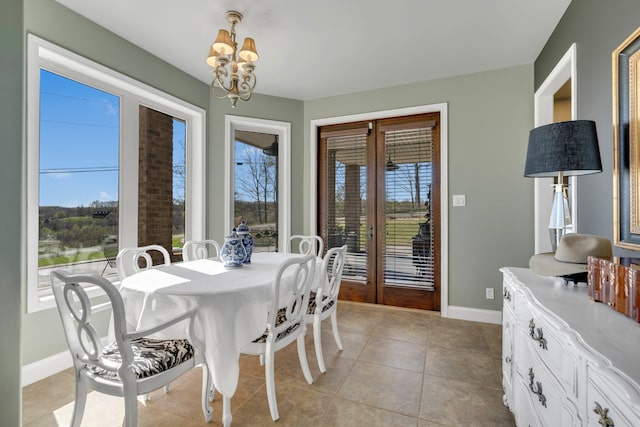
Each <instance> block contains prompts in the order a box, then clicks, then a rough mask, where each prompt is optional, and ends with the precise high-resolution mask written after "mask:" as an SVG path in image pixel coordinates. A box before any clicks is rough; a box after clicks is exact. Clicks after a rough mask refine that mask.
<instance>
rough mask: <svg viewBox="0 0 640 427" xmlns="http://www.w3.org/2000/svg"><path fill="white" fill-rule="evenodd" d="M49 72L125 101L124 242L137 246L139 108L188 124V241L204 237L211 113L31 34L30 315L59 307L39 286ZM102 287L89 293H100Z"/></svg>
mask: <svg viewBox="0 0 640 427" xmlns="http://www.w3.org/2000/svg"><path fill="white" fill-rule="evenodd" d="M41 68H44V69H46V70H48V71H51V72H53V73H56V74H59V75H62V76H64V77H67V78H69V79H72V80H75V81H77V82H79V83H83V84H86V85H89V86H92V87H95V88H97V89H100V90H103V91H106V92H109V93H111V94H113V95H115V96H118V97H120V141H119V154H118V155H119V172H118V180H119V188H118V203H119V220H118V221H119V222H118V224H119V230H118V233H119V242H120V245H121V247H125V246H137V239H138V222H137V220H136V221H132V220H131V218H137V217H138V188H137V182H138V139H139V138H138V123H139V118H138V110H139V106H140V105H145V106H147V107H150V108H153V109H155V110H158V111H161V112H163V113H166V114H169V115H172V116H173V117H177V118H180V119H181V120H184V121H185V123H186V134H187V137H186V141H185V144H186V157H185V162H186V168H187V173H186V189H185V199H186V200H185V206H186V215H185V239H202V238H204V235H205V194H206V179H205V178H206V177H205V174H206V167H205V162H206V156H205V150H206V126H205V125H206V110H204V109H202V108H200V107H197V106H195V105H193V104H190V103H188V102H186V101H183V100H181V99H179V98H176V97H174V96H172V95H169V94H167V93H165V92H163V91H160V90H158V89H155V88H153V87H151V86H148V85H146V84H144V83H142V82H139V81H137V80H135V79H132V78H130V77H127V76H125V75H123V74H121V73H118V72H116V71H114V70H111V69H109V68H107V67H105V66H102V65H100V64H98V63H96V62H93V61H91V60H89V59H87V58H84V57H82V56H80V55H77V54H75V53H73V52H71V51H68V50H66V49H64V48H62V47H60V46H57V45H55V44H53V43H50V42H48V41H46V40H44V39H42V38H39V37H37V36H35V35H33V34H28V35H27V94H26V95H27V116H26V117H27V119H26V129H27V153H26V197H25V201H26V207H25V209H26V225H27V227H26V245H25V246H26V253H27V257H26V260H27V261H26V269H27V270H26V278H27V312H28V313H32V312H36V311H40V310H45V309H50V308H53V307H55V301H54V299H53V294H52V292H51V288H38V276H39V272H38V213H39V207H40V204H39V195H40V192H39V171H40V166H39V165H40V69H41ZM97 294H98V293H97V289H96V290H95V291H94V290H89V295H90V296H94V295H97Z"/></svg>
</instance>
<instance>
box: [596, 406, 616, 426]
mask: <svg viewBox="0 0 640 427" xmlns="http://www.w3.org/2000/svg"><path fill="white" fill-rule="evenodd" d="M594 403H595V404H596V407H595V409H594V410H593V412H595V413H596V414H598V415H600V421H598V424H600V425H602V427H613V420H612V419H611V418H609V415H608V414H609V408H604V409H602V406H600V404H599V403H598V402H594Z"/></svg>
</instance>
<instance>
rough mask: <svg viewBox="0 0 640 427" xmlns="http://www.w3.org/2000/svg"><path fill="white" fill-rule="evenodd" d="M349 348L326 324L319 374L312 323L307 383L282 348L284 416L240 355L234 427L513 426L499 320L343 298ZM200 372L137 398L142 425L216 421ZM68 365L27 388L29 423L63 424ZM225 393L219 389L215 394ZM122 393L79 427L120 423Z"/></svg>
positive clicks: (255, 367)
mask: <svg viewBox="0 0 640 427" xmlns="http://www.w3.org/2000/svg"><path fill="white" fill-rule="evenodd" d="M338 319H339V325H340V326H339V327H340V334H341V337H342V341H343V344H344V350H343V351H338V349H337V347H336V345H335V342H334V341H333V335H332V334H331V327H330V322H329V321H328V320H327V321H325V322H323V341H322V342H323V345H324V354H325V362H326V364H327V369H328V370H327V373H326V374H321V373H320V372H319V370H318V366H317V363H316V358H315V352H314V350H313V334H312V333H311V327H309V333H308V334H307V341H306V342H307V356H308V359H309V365H310V367H311V373H312V375H313V377H314V383H313V384H312V385H308V384H307V383H306V382H305V380H304V377H303V375H302V372H301V370H300V364H299V362H298V356H297V352H296V346H295V345H291V346H289V348H287V349H285V350H281V351H280V352H278V353H277V354H276V392H277V398H278V408H279V410H280V420H279V421H278V423H277V424H273V421H271V417H270V415H269V409H268V404H267V395H266V389H265V384H264V368H263V367H262V366H260V364H259V362H258V358H257V357H255V356H242V359H241V365H240V381H239V385H238V390H237V391H236V394H235V395H234V397H233V399H232V401H231V406H232V414H233V425H234V426H272V425H274V426H275V425H277V426H279V427H284V426H313V427H317V426H332V427H333V426H367V427H369V426H385V427H386V426H394V427H395V426H398V427H400V426H412V427H435V426H491V427H497V426H514V425H515V424H514V421H513V416H512V415H511V413H510V412H509V410H508V409H507V408H506V407H505V406H504V405H503V404H502V387H501V373H500V354H501V327H500V326H499V325H492V324H485V323H475V322H467V321H461V320H452V319H444V318H441V317H440V316H439V313H431V312H424V311H419V310H406V309H397V308H393V307H384V306H376V305H368V304H358V303H347V302H343V301H341V302H340V304H339V306H338ZM200 387H201V370H200V368H196V369H193V370H192V371H191V372H189V373H188V374H186V375H185V376H183V377H182V378H181V379H180V380H178V381H176V382H175V383H173V384H172V385H171V389H170V391H169V393H167V394H165V393H164V391H162V390H158V391H155V392H154V393H152V394H151V400H149V401H147V402H144V403H142V402H141V401H140V403H139V404H138V407H139V417H138V419H139V422H138V425H139V426H141V427H144V426H207V425H208V426H219V425H221V413H222V399H220V398H217V399H216V400H215V401H214V402H213V408H214V415H213V422H212V423H211V424H205V423H204V418H203V416H202V412H201V410H200ZM73 392H74V381H73V372H72V370H70V369H69V370H65V371H63V372H60V373H58V374H56V375H53V376H51V377H49V378H46V379H44V380H42V381H39V382H37V383H35V384H31V385H29V386H27V387H25V388H24V390H23V425H24V426H29V427H35V426H58V425H59V426H63V425H64V426H66V425H68V423H69V420H70V418H71V412H72V409H73ZM218 397H219V395H218ZM123 413H124V409H123V405H122V401H121V399H119V398H113V397H110V396H106V395H102V394H100V393H96V392H91V393H90V394H89V398H88V400H87V407H86V410H85V415H84V419H83V424H82V425H83V426H100V427H102V426H119V425H121V423H122V419H123Z"/></svg>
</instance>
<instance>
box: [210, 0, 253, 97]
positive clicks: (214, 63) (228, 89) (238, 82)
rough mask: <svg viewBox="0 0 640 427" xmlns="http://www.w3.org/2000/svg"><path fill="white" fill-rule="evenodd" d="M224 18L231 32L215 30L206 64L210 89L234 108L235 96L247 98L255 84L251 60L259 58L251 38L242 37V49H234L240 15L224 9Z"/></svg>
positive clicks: (236, 47) (240, 20) (236, 46)
mask: <svg viewBox="0 0 640 427" xmlns="http://www.w3.org/2000/svg"><path fill="white" fill-rule="evenodd" d="M227 21H228V22H229V23H230V24H231V31H227V30H219V31H218V37H216V41H215V42H213V44H212V45H211V48H210V49H209V56H208V57H207V64H209V65H210V66H211V67H212V68H213V69H212V70H211V73H212V74H213V81H212V82H211V91H212V92H213V94H214V95H215V96H216V97H218V98H229V100H230V101H231V106H232V107H233V108H235V107H236V102H238V99H240V100H241V101H248V100H249V99H250V98H251V94H252V93H253V88H254V87H256V75H255V74H253V70H255V65H253V63H254V62H255V61H257V60H258V52H257V51H256V43H255V41H253V39H252V38H251V37H247V38H245V39H244V43H243V44H242V49H240V51H239V52H237V50H238V43H236V24H237V23H239V22H242V14H241V13H240V12H236V11H235V10H230V11H228V12H227ZM236 52H237V57H236Z"/></svg>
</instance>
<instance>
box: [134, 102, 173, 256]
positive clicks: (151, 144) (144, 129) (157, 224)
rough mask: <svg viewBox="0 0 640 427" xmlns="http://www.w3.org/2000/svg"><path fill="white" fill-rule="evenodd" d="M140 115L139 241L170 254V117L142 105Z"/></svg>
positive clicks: (171, 177)
mask: <svg viewBox="0 0 640 427" xmlns="http://www.w3.org/2000/svg"><path fill="white" fill-rule="evenodd" d="M139 116H140V117H139V119H140V135H139V136H140V152H139V156H140V157H139V176H138V245H140V246H144V245H151V244H157V245H161V246H164V247H165V248H166V249H167V250H168V251H169V253H170V254H171V253H172V250H171V247H172V244H171V236H172V234H173V222H172V216H173V117H171V116H169V115H166V114H164V113H161V112H159V111H156V110H153V109H151V108H147V107H144V106H140V113H139ZM154 262H155V258H154Z"/></svg>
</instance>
